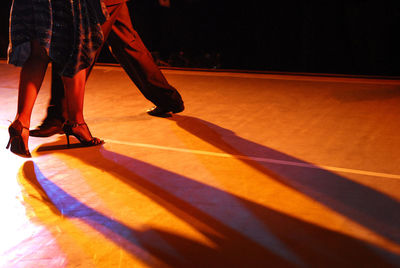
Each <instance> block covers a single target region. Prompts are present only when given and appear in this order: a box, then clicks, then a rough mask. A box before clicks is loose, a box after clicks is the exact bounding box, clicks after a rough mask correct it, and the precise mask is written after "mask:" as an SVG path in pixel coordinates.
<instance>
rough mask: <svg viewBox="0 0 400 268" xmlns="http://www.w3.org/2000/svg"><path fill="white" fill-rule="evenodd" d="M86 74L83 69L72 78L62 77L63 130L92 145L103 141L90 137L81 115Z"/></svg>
mask: <svg viewBox="0 0 400 268" xmlns="http://www.w3.org/2000/svg"><path fill="white" fill-rule="evenodd" d="M86 75H87V70H86V69H85V70H82V71H80V72H78V73H77V74H76V75H75V76H74V77H72V78H70V77H65V76H64V77H63V82H64V88H65V101H66V106H67V118H66V119H67V120H66V123H65V125H64V132H65V134H66V135H67V136H69V135H73V136H75V137H76V138H77V139H78V140H79V141H80V142H81V143H82V144H84V145H87V146H92V145H99V144H103V143H104V141H102V140H100V139H98V138H93V137H92V134H91V133H90V130H89V128H88V126H87V125H86V124H85V119H84V117H83V100H84V95H85V84H86ZM68 144H69V140H68Z"/></svg>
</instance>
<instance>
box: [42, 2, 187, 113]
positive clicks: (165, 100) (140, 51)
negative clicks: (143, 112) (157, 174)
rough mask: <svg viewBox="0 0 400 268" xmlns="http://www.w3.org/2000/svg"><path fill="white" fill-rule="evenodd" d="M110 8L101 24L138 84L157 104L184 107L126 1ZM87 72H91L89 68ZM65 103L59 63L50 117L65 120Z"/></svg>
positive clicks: (145, 94)
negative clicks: (149, 49) (137, 25)
mask: <svg viewBox="0 0 400 268" xmlns="http://www.w3.org/2000/svg"><path fill="white" fill-rule="evenodd" d="M107 9H108V12H109V14H110V18H109V20H107V21H106V22H105V23H104V24H103V25H102V30H103V34H104V40H105V41H106V42H107V44H108V45H109V48H110V51H111V52H112V54H113V56H114V57H115V59H116V60H117V61H118V62H119V63H120V64H121V66H122V68H123V69H124V70H125V72H126V73H127V74H128V75H129V77H130V78H131V80H132V81H133V82H134V83H135V85H136V87H137V88H138V89H139V90H140V91H141V92H142V94H143V95H144V96H145V97H146V98H147V99H148V100H149V101H151V102H152V103H154V104H155V105H156V106H161V107H165V108H171V110H173V109H172V108H173V107H177V106H178V107H179V106H181V105H182V104H183V101H182V98H181V96H180V94H179V92H178V91H177V90H176V89H175V88H174V87H173V86H171V85H170V84H169V83H168V82H167V80H166V79H165V77H164V75H163V74H162V73H161V71H160V69H159V68H158V66H157V65H156V64H155V62H154V60H153V57H152V56H151V54H150V52H149V51H148V49H147V48H146V46H145V45H144V44H143V42H142V40H141V39H140V36H139V35H138V33H137V32H136V31H135V30H134V29H133V26H132V21H131V18H130V15H129V10H128V7H127V5H126V3H125V2H123V3H120V4H115V5H110V6H107ZM98 54H100V50H99V52H98ZM97 56H98V55H97ZM92 67H93V66H92ZM88 73H89V74H90V71H89V72H88ZM63 102H64V87H63V83H62V80H61V77H60V75H59V74H58V72H57V66H55V65H53V66H52V83H51V99H50V105H49V107H48V109H47V117H50V118H57V119H60V120H63V119H64V118H63V111H64V107H65V106H64V104H63Z"/></svg>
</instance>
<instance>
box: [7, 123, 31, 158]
mask: <svg viewBox="0 0 400 268" xmlns="http://www.w3.org/2000/svg"><path fill="white" fill-rule="evenodd" d="M24 129H27V130H28V132H29V128H27V127H24V126H23V125H22V124H21V122H20V121H19V120H15V121H14V122H13V123H12V124H11V125H10V126H9V127H8V133H10V139H9V141H8V143H7V146H6V149H8V148H10V145H11V148H10V151H11V152H13V153H14V154H16V155H19V156H22V157H32V156H31V153H30V152H29V150H27V149H26V147H25V143H24V140H23V139H22V131H23V130H24Z"/></svg>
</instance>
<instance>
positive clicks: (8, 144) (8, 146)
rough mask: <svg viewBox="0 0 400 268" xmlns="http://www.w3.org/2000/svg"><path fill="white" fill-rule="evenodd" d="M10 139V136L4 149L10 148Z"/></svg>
mask: <svg viewBox="0 0 400 268" xmlns="http://www.w3.org/2000/svg"><path fill="white" fill-rule="evenodd" d="M11 140H12V137H10V139H9V140H8V143H7V146H6V149H8V148H10V145H11Z"/></svg>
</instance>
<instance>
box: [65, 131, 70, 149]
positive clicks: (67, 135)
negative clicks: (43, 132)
mask: <svg viewBox="0 0 400 268" xmlns="http://www.w3.org/2000/svg"><path fill="white" fill-rule="evenodd" d="M65 136H66V137H67V147H68V148H69V134H65Z"/></svg>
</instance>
